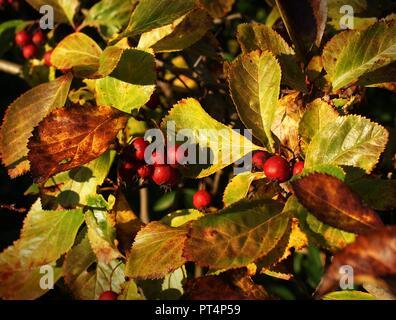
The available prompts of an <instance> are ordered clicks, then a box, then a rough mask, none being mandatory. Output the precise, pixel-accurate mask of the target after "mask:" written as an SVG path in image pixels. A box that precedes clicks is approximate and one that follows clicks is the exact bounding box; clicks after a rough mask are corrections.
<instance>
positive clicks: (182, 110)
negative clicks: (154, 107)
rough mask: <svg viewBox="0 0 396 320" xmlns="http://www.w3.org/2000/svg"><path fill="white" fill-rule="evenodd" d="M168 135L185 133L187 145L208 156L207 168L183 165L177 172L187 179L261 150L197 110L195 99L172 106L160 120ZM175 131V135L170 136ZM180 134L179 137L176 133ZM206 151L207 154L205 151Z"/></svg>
mask: <svg viewBox="0 0 396 320" xmlns="http://www.w3.org/2000/svg"><path fill="white" fill-rule="evenodd" d="M168 122H172V123H174V124H175V128H173V127H172V126H168V131H169V133H170V134H177V133H178V131H180V130H183V129H187V131H188V132H185V131H184V132H183V133H186V136H187V137H188V138H189V139H190V143H191V144H198V145H199V147H200V148H201V150H206V151H209V152H210V153H211V155H212V156H213V157H212V161H210V163H209V164H207V165H186V167H185V168H181V170H183V173H184V174H185V175H187V176H189V177H194V178H202V177H206V176H209V175H211V174H212V173H214V172H216V171H218V170H220V169H222V168H224V167H226V166H228V165H230V164H231V163H233V162H235V161H237V160H239V159H241V158H242V157H244V156H245V155H247V154H248V153H249V152H251V151H254V150H259V149H262V148H260V147H258V146H256V145H255V144H253V143H252V142H251V141H250V140H248V139H247V138H245V137H244V136H242V135H240V134H239V133H237V132H236V131H234V130H232V129H231V128H229V127H227V126H225V125H223V124H222V123H220V122H217V121H216V120H215V119H213V118H212V117H211V116H210V115H209V114H207V113H206V112H205V110H204V109H203V108H202V107H201V105H200V104H199V102H198V101H197V100H195V99H192V98H189V99H183V100H181V101H180V102H179V103H178V104H176V105H175V106H174V107H173V108H172V109H171V111H170V112H169V114H168V115H167V116H166V117H165V118H164V119H163V121H162V124H161V128H162V129H163V130H166V129H167V123H168ZM174 130H176V132H173V131H174ZM180 134H181V133H180ZM208 149H209V150H208Z"/></svg>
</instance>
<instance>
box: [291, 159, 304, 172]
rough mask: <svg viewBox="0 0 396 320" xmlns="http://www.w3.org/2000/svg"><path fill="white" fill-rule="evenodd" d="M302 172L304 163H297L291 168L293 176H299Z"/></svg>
mask: <svg viewBox="0 0 396 320" xmlns="http://www.w3.org/2000/svg"><path fill="white" fill-rule="evenodd" d="M303 170H304V161H298V162H296V163H295V164H294V166H293V176H295V175H296V174H301V173H302V172H303Z"/></svg>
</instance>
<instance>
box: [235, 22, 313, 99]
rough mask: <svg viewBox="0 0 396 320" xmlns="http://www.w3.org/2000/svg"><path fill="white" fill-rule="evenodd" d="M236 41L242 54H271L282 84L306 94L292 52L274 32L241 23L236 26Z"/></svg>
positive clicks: (302, 79)
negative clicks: (262, 52)
mask: <svg viewBox="0 0 396 320" xmlns="http://www.w3.org/2000/svg"><path fill="white" fill-rule="evenodd" d="M237 39H238V42H239V44H240V45H241V47H242V52H243V53H244V54H246V53H249V52H251V51H254V50H257V49H260V50H262V51H270V52H271V53H273V54H274V55H275V56H276V58H277V59H278V60H279V63H280V65H281V68H282V83H283V84H286V85H288V86H290V87H292V88H293V89H296V90H298V91H303V92H307V87H306V85H305V78H304V74H303V72H302V70H301V68H300V67H299V66H298V63H297V58H296V54H295V52H294V50H293V49H292V48H291V47H290V46H289V45H288V44H287V42H286V41H285V40H284V39H283V38H282V37H281V36H280V35H279V34H278V33H277V32H276V31H274V30H272V29H271V28H270V27H267V26H266V25H263V24H258V23H243V24H240V25H238V33H237Z"/></svg>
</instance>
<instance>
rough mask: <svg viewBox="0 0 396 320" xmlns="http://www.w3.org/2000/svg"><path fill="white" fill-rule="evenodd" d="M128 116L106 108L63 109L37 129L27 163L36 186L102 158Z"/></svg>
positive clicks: (32, 138)
mask: <svg viewBox="0 0 396 320" xmlns="http://www.w3.org/2000/svg"><path fill="white" fill-rule="evenodd" d="M127 119H128V116H127V115H126V114H125V113H123V112H121V111H118V110H116V109H113V108H111V107H104V106H99V107H96V106H93V107H79V106H73V107H68V108H61V109H57V110H55V111H53V112H52V113H51V114H49V115H48V116H47V117H46V118H45V119H44V120H43V121H42V122H40V124H39V125H38V126H37V127H36V128H35V129H34V131H33V137H31V138H30V140H29V144H28V148H29V150H30V151H29V154H28V159H29V161H30V163H31V172H32V175H33V177H34V180H35V181H36V182H42V181H45V180H47V179H48V178H49V177H51V176H52V175H54V174H56V173H58V172H62V171H66V170H70V169H73V168H76V167H79V166H81V165H82V164H85V163H87V162H89V161H91V160H93V159H95V158H97V157H99V156H100V155H101V154H103V153H104V152H105V151H106V150H107V149H108V148H109V146H110V144H111V143H112V141H113V140H114V138H115V137H116V135H117V133H118V131H119V130H120V129H122V128H123V127H125V125H126V122H127Z"/></svg>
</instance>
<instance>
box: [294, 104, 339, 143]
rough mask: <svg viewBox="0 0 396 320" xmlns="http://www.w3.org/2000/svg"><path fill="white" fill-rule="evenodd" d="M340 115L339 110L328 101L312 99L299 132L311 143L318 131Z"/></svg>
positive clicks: (306, 141)
mask: <svg viewBox="0 0 396 320" xmlns="http://www.w3.org/2000/svg"><path fill="white" fill-rule="evenodd" d="M337 117H338V113H337V111H335V110H334V109H333V108H332V106H330V105H329V104H328V103H327V102H325V101H323V100H322V99H320V98H318V99H315V100H314V101H312V102H311V103H310V104H309V105H308V108H307V110H306V111H305V113H304V115H303V117H302V119H301V121H300V124H299V128H298V132H299V134H300V135H301V137H302V138H303V139H304V142H305V143H307V144H308V143H310V142H311V140H312V138H313V137H314V136H315V134H316V133H318V132H319V131H321V130H322V129H323V128H324V127H326V125H328V124H329V123H331V122H333V121H334V120H335V119H336V118H337Z"/></svg>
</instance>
